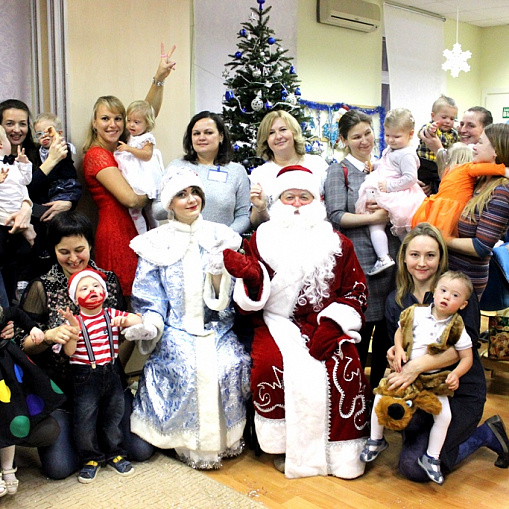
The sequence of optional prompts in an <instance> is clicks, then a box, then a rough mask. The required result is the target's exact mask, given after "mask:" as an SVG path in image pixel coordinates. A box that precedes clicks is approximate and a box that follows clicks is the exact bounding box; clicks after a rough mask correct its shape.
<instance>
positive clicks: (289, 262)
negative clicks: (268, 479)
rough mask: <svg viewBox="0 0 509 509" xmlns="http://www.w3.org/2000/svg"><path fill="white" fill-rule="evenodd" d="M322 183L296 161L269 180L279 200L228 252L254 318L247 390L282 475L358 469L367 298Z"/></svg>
mask: <svg viewBox="0 0 509 509" xmlns="http://www.w3.org/2000/svg"><path fill="white" fill-rule="evenodd" d="M319 188H320V183H319V182H318V181H317V180H316V177H315V176H313V174H312V173H311V171H309V170H308V169H306V168H304V167H302V166H287V167H285V168H283V169H282V170H281V171H280V172H279V174H278V176H277V178H276V188H275V189H277V192H276V193H275V196H279V199H278V200H277V201H276V202H275V203H274V205H273V206H272V207H271V210H270V216H271V217H270V221H268V222H266V223H263V224H262V225H260V226H259V228H258V230H257V231H256V232H255V233H254V234H253V236H252V238H251V240H250V241H249V242H247V241H246V242H245V243H244V250H245V252H244V253H239V252H235V251H232V250H225V252H224V260H225V266H226V269H227V270H228V271H229V272H230V273H231V274H232V275H233V276H235V277H236V278H237V280H236V283H235V289H234V294H233V297H234V300H235V302H236V303H237V305H238V306H239V308H240V309H241V310H242V311H243V312H258V313H256V314H255V315H254V316H253V321H254V326H255V334H254V339H253V344H252V353H251V355H252V359H253V367H252V371H251V390H252V393H253V404H254V408H255V427H256V434H257V437H258V441H259V443H260V447H261V449H262V450H263V451H265V452H267V453H271V454H278V455H285V456H279V457H277V458H276V460H275V462H274V463H275V465H276V468H278V469H279V470H281V471H284V472H285V474H286V476H287V477H288V478H296V477H307V476H314V475H334V476H337V477H342V478H345V479H353V478H355V477H358V476H360V475H362V474H363V473H364V467H365V465H364V464H363V463H361V461H360V460H359V455H360V453H361V451H362V448H363V445H364V443H365V439H366V437H367V436H368V435H369V433H368V421H369V407H370V402H371V390H370V388H369V385H368V383H367V381H366V378H365V376H364V372H363V370H362V367H361V364H360V361H359V356H358V354H357V349H356V347H355V343H356V342H358V341H360V335H359V330H360V329H361V327H362V324H363V321H364V316H363V311H364V310H365V308H366V302H367V287H366V279H365V276H364V273H363V272H362V269H361V266H360V264H359V262H358V260H357V257H356V255H355V252H354V249H353V245H352V243H351V241H350V240H349V239H348V238H346V237H345V236H343V235H342V234H340V233H339V232H336V231H334V230H333V229H332V226H331V224H330V223H329V222H327V221H326V211H325V207H324V205H323V203H322V202H321V201H320V192H319Z"/></svg>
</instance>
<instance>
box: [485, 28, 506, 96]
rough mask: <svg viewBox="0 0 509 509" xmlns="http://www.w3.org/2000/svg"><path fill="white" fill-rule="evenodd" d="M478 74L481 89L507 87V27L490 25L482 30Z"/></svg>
mask: <svg viewBox="0 0 509 509" xmlns="http://www.w3.org/2000/svg"><path fill="white" fill-rule="evenodd" d="M480 46H481V52H480V59H481V61H482V70H483V72H482V74H481V76H480V82H481V88H482V89H483V90H486V89H490V88H491V89H493V88H506V89H509V27H508V26H500V27H491V28H486V29H484V30H483V31H482V38H481V45H480Z"/></svg>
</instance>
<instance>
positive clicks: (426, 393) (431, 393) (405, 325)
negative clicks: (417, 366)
mask: <svg viewBox="0 0 509 509" xmlns="http://www.w3.org/2000/svg"><path fill="white" fill-rule="evenodd" d="M416 306H417V304H414V305H413V306H410V307H409V308H407V309H405V310H404V311H402V312H401V316H400V327H401V332H402V334H403V347H404V349H405V351H406V353H407V358H408V359H409V358H410V354H411V353H412V345H413V332H412V328H413V319H414V309H415V307H416ZM463 328H464V324H463V320H462V318H461V316H459V315H458V314H456V315H455V316H454V317H453V319H452V320H451V321H450V323H449V324H448V326H447V327H446V329H445V330H444V332H443V333H442V336H441V341H440V342H439V343H432V344H431V345H429V346H428V353H429V354H437V353H439V352H442V351H444V350H447V348H450V347H451V346H453V345H455V344H456V343H457V341H458V339H459V337H460V335H461V332H462V330H463ZM449 373H450V372H449V371H439V372H437V373H431V374H422V375H419V376H418V377H417V378H416V379H415V381H414V383H413V384H411V385H409V386H408V387H407V388H406V389H401V388H400V389H398V390H397V391H394V390H393V391H390V390H389V389H388V381H387V378H383V379H382V380H381V381H380V385H379V386H378V387H377V388H376V389H375V390H374V391H373V392H374V393H375V394H380V395H381V396H382V398H381V399H380V401H379V402H378V404H377V406H376V408H375V412H376V415H377V417H378V422H379V423H380V424H381V425H383V426H384V427H386V428H389V429H393V430H396V431H400V430H402V429H404V428H406V427H407V425H408V423H409V422H410V419H411V418H412V416H413V415H414V413H415V411H416V410H417V409H418V408H421V409H422V410H424V411H425V412H428V413H430V414H433V415H437V414H439V413H440V412H441V410H442V404H441V403H440V401H439V400H438V398H437V396H452V395H453V394H454V393H453V391H451V390H450V389H449V387H448V386H447V384H446V383H445V380H446V378H447V375H448V374H449Z"/></svg>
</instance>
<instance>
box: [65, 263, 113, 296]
mask: <svg viewBox="0 0 509 509" xmlns="http://www.w3.org/2000/svg"><path fill="white" fill-rule="evenodd" d="M84 277H93V278H94V279H95V280H97V281H99V283H100V284H101V286H102V287H103V289H104V298H105V299H106V297H108V289H107V288H106V274H103V273H102V272H99V271H98V270H95V269H92V268H91V267H87V268H86V269H83V270H80V271H79V272H75V273H74V274H73V275H72V276H71V277H70V278H69V282H68V285H69V297H71V300H72V301H73V302H74V304H78V300H77V299H76V288H77V287H78V283H79V282H80V281H81V280H82V279H83V278H84Z"/></svg>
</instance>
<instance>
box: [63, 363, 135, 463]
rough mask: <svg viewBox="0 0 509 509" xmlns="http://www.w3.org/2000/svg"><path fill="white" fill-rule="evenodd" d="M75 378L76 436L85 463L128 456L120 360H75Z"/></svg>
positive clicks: (73, 370)
mask: <svg viewBox="0 0 509 509" xmlns="http://www.w3.org/2000/svg"><path fill="white" fill-rule="evenodd" d="M71 368H72V374H73V380H74V440H75V442H76V447H77V448H78V452H79V455H80V458H81V460H82V462H83V463H86V462H88V461H97V462H98V463H104V462H105V461H108V460H111V459H113V458H115V457H116V456H125V455H126V452H125V450H124V449H123V447H122V441H123V436H122V430H121V428H120V423H121V421H122V416H123V415H124V392H123V389H122V382H121V378H120V373H121V371H120V363H119V362H118V361H116V362H115V363H113V364H111V363H110V364H102V365H98V366H96V368H95V369H93V368H92V366H89V365H82V364H72V365H71Z"/></svg>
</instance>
